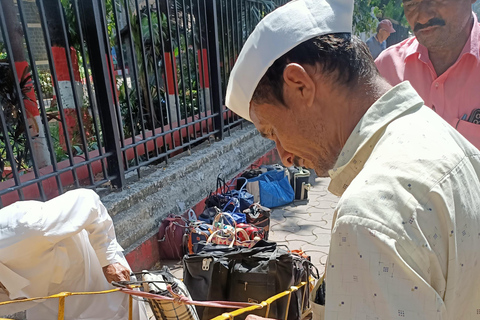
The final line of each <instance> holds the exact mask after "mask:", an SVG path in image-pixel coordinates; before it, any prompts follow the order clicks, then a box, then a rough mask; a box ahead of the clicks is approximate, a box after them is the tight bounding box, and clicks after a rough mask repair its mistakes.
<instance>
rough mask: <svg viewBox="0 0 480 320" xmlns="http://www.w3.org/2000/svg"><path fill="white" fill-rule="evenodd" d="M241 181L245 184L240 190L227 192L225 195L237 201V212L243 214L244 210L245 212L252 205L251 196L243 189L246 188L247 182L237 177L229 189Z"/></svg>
mask: <svg viewBox="0 0 480 320" xmlns="http://www.w3.org/2000/svg"><path fill="white" fill-rule="evenodd" d="M241 180H244V181H245V182H244V183H243V185H242V187H241V188H240V190H229V191H228V192H227V193H226V194H225V195H229V196H231V197H233V198H236V199H238V201H239V202H240V207H239V212H243V211H244V210H247V209H248V208H250V206H251V205H252V204H253V202H254V201H253V195H252V194H250V193H248V192H247V191H246V190H245V187H246V186H247V182H248V180H247V179H245V178H243V177H239V178H236V179H235V180H234V181H233V182H232V185H230V186H229V187H231V186H233V185H235V184H236V182H237V181H241Z"/></svg>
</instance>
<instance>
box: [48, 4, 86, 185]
mask: <svg viewBox="0 0 480 320" xmlns="http://www.w3.org/2000/svg"><path fill="white" fill-rule="evenodd" d="M57 5H58V12H59V13H60V16H59V19H60V24H61V25H62V33H63V37H64V38H65V43H66V45H65V55H66V57H67V64H68V75H69V76H70V84H71V86H72V94H73V103H74V104H75V111H76V113H77V121H78V127H79V130H78V131H80V138H81V140H82V145H83V153H84V155H85V160H87V161H89V160H90V156H89V154H88V144H87V138H86V137H85V127H84V125H83V119H82V105H81V104H80V102H79V101H78V97H77V90H76V89H77V88H76V83H75V82H76V81H75V76H74V74H73V63H72V57H71V55H70V43H69V41H68V35H67V29H66V21H65V18H64V12H63V7H62V4H61V3H60V1H58V2H57ZM82 91H83V90H82ZM87 168H88V176H89V178H90V183H91V184H94V176H93V170H92V166H91V165H90V164H88V165H87ZM75 184H76V185H77V186H78V181H76V183H75Z"/></svg>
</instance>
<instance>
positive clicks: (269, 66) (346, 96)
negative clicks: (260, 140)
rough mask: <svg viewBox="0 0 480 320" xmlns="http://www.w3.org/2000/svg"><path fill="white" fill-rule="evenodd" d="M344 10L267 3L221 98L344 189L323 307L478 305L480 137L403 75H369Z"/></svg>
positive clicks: (291, 156)
mask: <svg viewBox="0 0 480 320" xmlns="http://www.w3.org/2000/svg"><path fill="white" fill-rule="evenodd" d="M352 11H353V1H352V0H328V1H327V0H303V1H302V0H298V1H291V2H289V3H288V4H286V5H285V6H283V7H281V8H279V9H277V10H275V11H274V12H273V13H271V14H270V15H268V16H266V17H265V18H264V19H263V20H262V21H261V22H260V23H259V25H258V26H257V27H256V29H255V30H254V32H253V33H252V34H251V36H250V37H249V38H248V40H247V42H246V43H245V46H244V48H243V49H242V51H241V53H240V55H239V57H238V59H237V62H236V64H235V67H234V68H233V70H232V73H231V75H230V81H229V84H228V89H227V97H226V105H227V107H229V108H230V109H231V110H233V111H234V112H236V113H238V114H239V115H241V116H242V117H244V118H246V119H247V120H249V121H251V122H253V123H254V124H255V126H256V128H257V129H258V131H259V132H260V133H261V134H262V135H263V136H264V137H266V138H269V139H271V140H273V141H275V143H276V145H277V150H278V152H279V154H280V156H281V159H282V161H283V163H284V164H285V165H286V166H291V165H293V164H296V165H300V166H306V167H309V168H313V169H315V171H316V173H317V174H318V175H319V176H328V175H330V177H331V183H330V185H329V191H330V192H332V193H333V194H335V195H338V196H340V197H341V198H340V200H339V202H338V205H337V208H336V210H335V217H334V221H333V228H332V238H331V244H330V250H329V256H328V263H327V266H326V279H327V280H326V281H327V286H326V288H327V289H326V306H325V319H382V320H385V319H399V318H405V319H476V318H477V317H480V290H479V289H478V288H480V276H479V275H480V151H479V150H478V149H476V148H475V147H474V146H473V145H472V144H470V143H469V142H468V141H467V140H466V139H465V138H463V137H462V136H461V135H460V134H459V133H458V132H457V131H456V130H455V129H453V128H452V127H451V126H450V125H449V124H448V123H446V122H445V121H444V120H442V119H441V118H440V117H439V116H437V115H436V114H435V112H433V111H432V110H430V109H429V108H427V107H425V106H424V105H423V101H422V100H421V98H420V97H419V96H418V95H417V93H416V92H415V91H414V90H413V88H412V87H411V86H410V84H409V83H408V82H403V83H401V84H399V85H397V86H395V87H393V88H392V87H391V86H390V85H389V84H388V83H387V82H385V80H384V79H383V78H381V77H380V76H379V74H378V71H377V69H376V68H375V64H374V62H373V60H372V58H371V57H370V55H369V53H368V48H367V47H366V46H365V44H364V43H363V42H361V41H360V40H359V39H358V38H356V37H355V36H352V35H351V33H350V32H351V23H352ZM479 319H480V318H479Z"/></svg>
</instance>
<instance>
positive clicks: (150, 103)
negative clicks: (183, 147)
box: [135, 0, 158, 160]
mask: <svg viewBox="0 0 480 320" xmlns="http://www.w3.org/2000/svg"><path fill="white" fill-rule="evenodd" d="M145 5H146V6H149V3H148V1H147V2H146V4H145ZM135 7H136V9H137V20H138V30H139V34H140V39H141V40H140V49H141V54H142V62H143V71H144V73H145V74H144V76H145V79H144V81H145V86H146V88H143V89H145V90H146V91H147V100H148V106H149V107H150V110H149V112H150V119H151V122H152V135H153V136H155V111H154V110H153V101H152V94H151V93H150V81H149V79H148V62H147V57H146V54H145V43H144V42H143V30H142V29H143V26H142V14H141V11H140V5H139V4H138V0H135ZM151 31H152V30H150V32H151ZM140 72H141V71H140ZM145 102H146V103H147V101H145ZM142 123H143V119H142ZM153 145H154V148H155V149H156V150H158V148H157V140H156V139H154V140H153ZM145 157H146V158H147V160H148V159H149V158H150V155H149V152H148V144H147V143H145Z"/></svg>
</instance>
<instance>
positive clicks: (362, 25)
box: [353, 0, 408, 34]
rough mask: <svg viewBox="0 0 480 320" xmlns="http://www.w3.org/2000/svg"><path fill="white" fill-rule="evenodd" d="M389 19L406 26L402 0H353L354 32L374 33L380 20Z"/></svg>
mask: <svg viewBox="0 0 480 320" xmlns="http://www.w3.org/2000/svg"><path fill="white" fill-rule="evenodd" d="M383 19H390V20H392V21H393V22H396V23H398V24H400V25H402V26H404V27H407V28H408V22H407V19H406V18H405V14H404V12H403V1H402V0H355V7H354V13H353V28H354V30H353V31H354V33H355V34H360V33H362V32H366V33H374V32H375V30H376V28H377V24H378V22H379V21H380V20H383Z"/></svg>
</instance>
